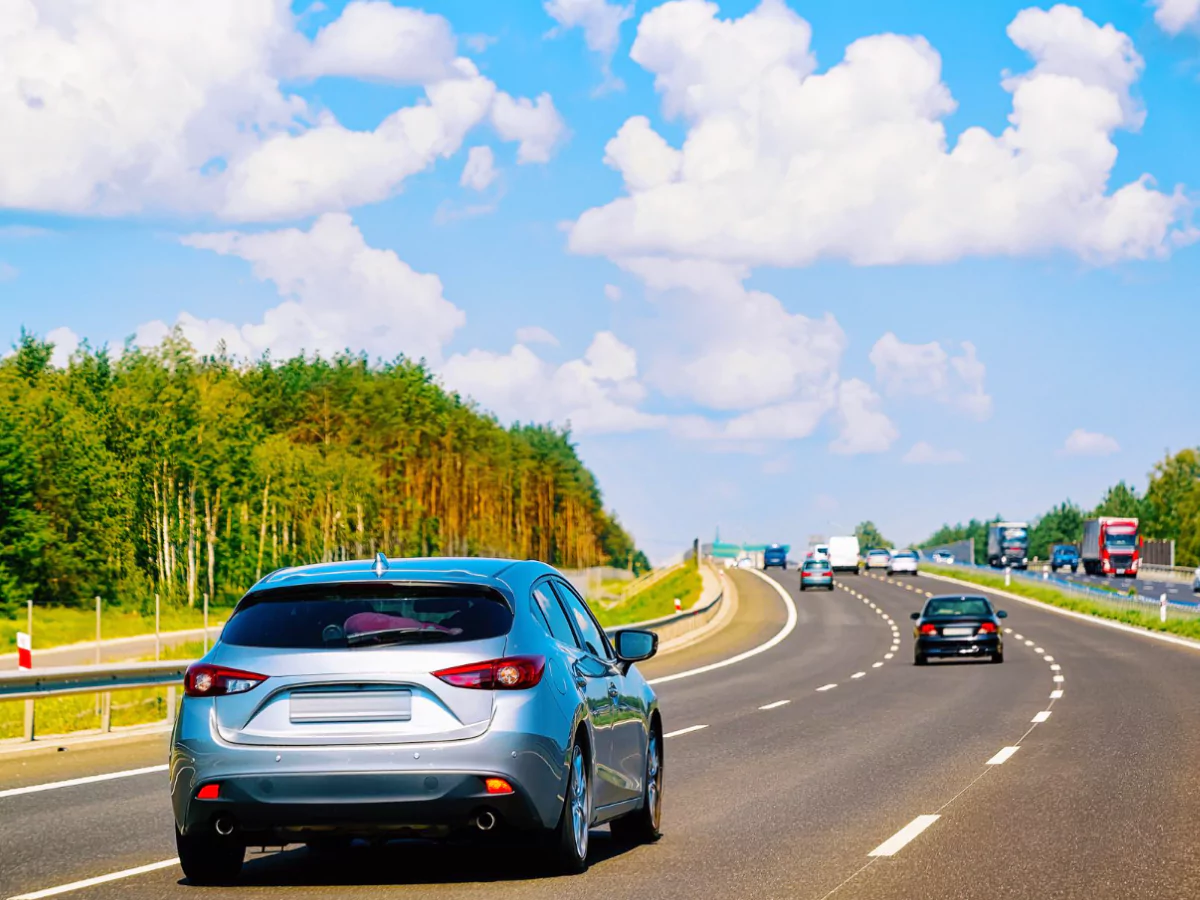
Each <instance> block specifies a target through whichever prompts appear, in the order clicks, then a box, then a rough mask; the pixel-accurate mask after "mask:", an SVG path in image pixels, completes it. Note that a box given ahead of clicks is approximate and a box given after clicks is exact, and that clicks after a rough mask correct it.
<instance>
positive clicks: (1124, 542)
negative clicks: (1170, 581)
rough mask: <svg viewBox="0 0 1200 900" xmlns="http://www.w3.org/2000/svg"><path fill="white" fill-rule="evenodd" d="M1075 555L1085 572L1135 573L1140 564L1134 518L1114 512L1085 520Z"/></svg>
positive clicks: (1133, 575)
mask: <svg viewBox="0 0 1200 900" xmlns="http://www.w3.org/2000/svg"><path fill="white" fill-rule="evenodd" d="M1079 559H1080V561H1081V562H1082V563H1083V570H1084V571H1085V572H1087V573H1088V574H1089V575H1106V576H1107V575H1124V576H1126V577H1128V578H1133V577H1135V576H1136V575H1137V571H1138V567H1139V566H1140V565H1141V564H1142V538H1141V535H1139V534H1138V520H1137V519H1125V518H1119V517H1116V516H1101V517H1099V518H1097V519H1087V520H1085V521H1084V523H1083V543H1082V546H1081V552H1080V554H1079Z"/></svg>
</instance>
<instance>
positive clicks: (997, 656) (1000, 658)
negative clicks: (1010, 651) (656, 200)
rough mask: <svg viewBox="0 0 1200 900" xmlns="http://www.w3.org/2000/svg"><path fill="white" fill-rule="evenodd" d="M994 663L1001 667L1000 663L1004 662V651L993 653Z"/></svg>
mask: <svg viewBox="0 0 1200 900" xmlns="http://www.w3.org/2000/svg"><path fill="white" fill-rule="evenodd" d="M992 662H993V663H994V664H995V665H1000V663H1002V662H1004V651H1003V650H1001V651H1000V652H999V653H993V654H992Z"/></svg>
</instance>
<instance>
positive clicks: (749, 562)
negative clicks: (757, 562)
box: [735, 556, 754, 569]
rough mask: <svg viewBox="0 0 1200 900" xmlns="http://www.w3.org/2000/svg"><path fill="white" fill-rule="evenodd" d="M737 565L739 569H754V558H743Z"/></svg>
mask: <svg viewBox="0 0 1200 900" xmlns="http://www.w3.org/2000/svg"><path fill="white" fill-rule="evenodd" d="M735 565H736V566H737V567H738V568H739V569H753V568H754V560H753V559H752V558H750V557H749V556H743V557H741V558H740V559H739V560H738V561H737V563H735Z"/></svg>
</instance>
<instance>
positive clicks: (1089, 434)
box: [1059, 428, 1121, 456]
mask: <svg viewBox="0 0 1200 900" xmlns="http://www.w3.org/2000/svg"><path fill="white" fill-rule="evenodd" d="M1120 449H1121V445H1120V444H1118V443H1117V441H1116V438H1112V437H1109V436H1108V435H1107V434H1101V433H1100V432H1098V431H1087V430H1086V429H1083V428H1076V429H1075V430H1074V431H1072V432H1071V433H1070V434H1069V435H1067V439H1066V441H1065V442H1064V443H1063V445H1062V449H1061V450H1059V453H1061V454H1062V455H1064V456H1112V455H1113V454H1114V453H1117V452H1119V451H1120Z"/></svg>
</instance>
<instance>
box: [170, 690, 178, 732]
mask: <svg viewBox="0 0 1200 900" xmlns="http://www.w3.org/2000/svg"><path fill="white" fill-rule="evenodd" d="M178 705H179V704H178V701H177V700H176V699H175V685H171V686H170V687H168V688H167V724H168V725H174V724H175V708H176V707H177V706H178Z"/></svg>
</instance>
